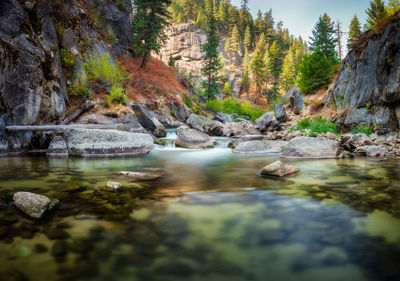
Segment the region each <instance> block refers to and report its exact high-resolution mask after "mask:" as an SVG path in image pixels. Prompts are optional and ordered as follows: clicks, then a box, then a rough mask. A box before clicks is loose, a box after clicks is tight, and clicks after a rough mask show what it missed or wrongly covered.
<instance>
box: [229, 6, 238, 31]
mask: <svg viewBox="0 0 400 281" xmlns="http://www.w3.org/2000/svg"><path fill="white" fill-rule="evenodd" d="M228 14H229V25H230V26H229V29H230V30H233V28H234V27H235V25H236V26H240V14H239V11H238V10H237V9H235V8H233V7H232V6H230V7H229V10H228Z"/></svg>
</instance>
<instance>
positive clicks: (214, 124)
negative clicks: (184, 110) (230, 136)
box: [186, 114, 223, 136]
mask: <svg viewBox="0 0 400 281" xmlns="http://www.w3.org/2000/svg"><path fill="white" fill-rule="evenodd" d="M186 123H187V124H188V125H189V127H190V128H192V129H195V130H197V131H200V132H203V133H205V134H207V135H211V136H220V135H222V128H223V124H222V123H221V122H218V121H215V120H211V119H209V118H207V117H203V116H198V115H196V114H191V115H190V116H189V119H188V120H187V121H186Z"/></svg>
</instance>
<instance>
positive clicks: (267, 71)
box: [263, 44, 272, 87]
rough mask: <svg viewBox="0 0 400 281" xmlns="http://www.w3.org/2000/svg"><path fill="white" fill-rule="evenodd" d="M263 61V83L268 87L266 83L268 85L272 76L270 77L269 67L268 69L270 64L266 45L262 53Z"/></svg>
mask: <svg viewBox="0 0 400 281" xmlns="http://www.w3.org/2000/svg"><path fill="white" fill-rule="evenodd" d="M263 61H264V64H265V74H264V82H265V84H266V86H267V87H268V83H270V82H271V79H272V75H271V72H270V70H269V67H268V66H269V63H270V59H269V45H268V44H267V45H266V46H265V52H264V57H263Z"/></svg>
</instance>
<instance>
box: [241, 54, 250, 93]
mask: <svg viewBox="0 0 400 281" xmlns="http://www.w3.org/2000/svg"><path fill="white" fill-rule="evenodd" d="M242 72H243V75H242V82H241V84H242V90H244V91H246V92H247V93H248V91H249V86H250V54H249V50H248V49H247V48H246V50H245V52H244V58H243V69H242Z"/></svg>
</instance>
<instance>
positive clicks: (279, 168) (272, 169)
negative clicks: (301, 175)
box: [261, 161, 300, 177]
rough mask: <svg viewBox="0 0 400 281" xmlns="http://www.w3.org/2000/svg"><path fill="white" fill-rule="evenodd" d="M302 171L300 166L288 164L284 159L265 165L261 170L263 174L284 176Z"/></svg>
mask: <svg viewBox="0 0 400 281" xmlns="http://www.w3.org/2000/svg"><path fill="white" fill-rule="evenodd" d="M298 171H300V169H299V168H297V167H295V166H291V165H287V164H285V163H283V162H282V161H276V162H274V163H272V164H270V165H267V166H265V167H264V168H263V169H262V170H261V174H262V175H265V176H274V177H284V176H287V175H290V174H294V173H297V172H298Z"/></svg>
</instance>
